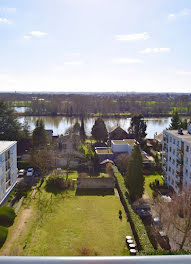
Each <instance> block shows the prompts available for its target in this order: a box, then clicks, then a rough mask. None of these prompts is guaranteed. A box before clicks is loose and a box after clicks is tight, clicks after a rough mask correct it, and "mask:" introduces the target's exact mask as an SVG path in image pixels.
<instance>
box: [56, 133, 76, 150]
mask: <svg viewBox="0 0 191 264" xmlns="http://www.w3.org/2000/svg"><path fill="white" fill-rule="evenodd" d="M79 144H80V135H78V134H74V133H72V134H67V135H64V136H63V135H61V136H59V138H58V148H59V150H60V151H61V152H64V153H71V152H74V151H75V150H76V149H77V146H78V145H79Z"/></svg>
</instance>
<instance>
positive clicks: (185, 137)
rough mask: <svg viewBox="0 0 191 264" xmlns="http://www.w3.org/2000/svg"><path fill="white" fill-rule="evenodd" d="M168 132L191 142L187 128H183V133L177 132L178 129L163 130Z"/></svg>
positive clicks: (190, 135)
mask: <svg viewBox="0 0 191 264" xmlns="http://www.w3.org/2000/svg"><path fill="white" fill-rule="evenodd" d="M165 131H166V132H167V133H168V134H172V135H173V136H176V137H177V138H180V139H182V140H184V141H187V142H188V143H191V134H189V133H188V131H187V130H183V135H180V134H178V130H165Z"/></svg>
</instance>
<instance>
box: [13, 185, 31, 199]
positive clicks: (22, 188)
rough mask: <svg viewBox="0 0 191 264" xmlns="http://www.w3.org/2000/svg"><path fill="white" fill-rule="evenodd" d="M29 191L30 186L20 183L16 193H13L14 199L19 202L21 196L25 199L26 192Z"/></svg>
mask: <svg viewBox="0 0 191 264" xmlns="http://www.w3.org/2000/svg"><path fill="white" fill-rule="evenodd" d="M30 189H31V185H30V184H29V183H26V182H24V181H21V182H19V183H18V184H17V188H16V192H15V199H16V200H19V199H21V197H22V196H24V197H26V196H27V192H28V191H29V190H30Z"/></svg>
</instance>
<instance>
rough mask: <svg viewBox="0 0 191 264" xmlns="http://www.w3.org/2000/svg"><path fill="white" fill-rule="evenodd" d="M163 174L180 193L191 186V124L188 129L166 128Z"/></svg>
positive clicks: (169, 183) (168, 183) (163, 149)
mask: <svg viewBox="0 0 191 264" xmlns="http://www.w3.org/2000/svg"><path fill="white" fill-rule="evenodd" d="M162 165H163V176H164V179H165V181H166V183H167V185H168V186H169V187H172V188H173V190H174V191H175V192H176V193H178V192H179V191H180V189H181V188H184V187H189V186H191V124H189V125H188V130H182V129H179V130H164V131H163V141H162Z"/></svg>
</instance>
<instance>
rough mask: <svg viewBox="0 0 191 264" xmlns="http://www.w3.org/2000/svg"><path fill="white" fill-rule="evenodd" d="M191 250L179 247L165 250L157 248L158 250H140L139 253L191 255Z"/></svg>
mask: <svg viewBox="0 0 191 264" xmlns="http://www.w3.org/2000/svg"><path fill="white" fill-rule="evenodd" d="M190 254H191V252H190V251H187V250H184V249H178V250H164V249H157V250H149V251H144V250H143V251H140V252H139V255H141V256H144V255H190Z"/></svg>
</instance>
